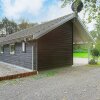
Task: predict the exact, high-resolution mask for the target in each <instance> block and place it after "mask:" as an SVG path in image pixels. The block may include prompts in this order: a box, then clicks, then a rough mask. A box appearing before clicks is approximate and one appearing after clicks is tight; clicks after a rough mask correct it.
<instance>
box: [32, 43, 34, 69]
mask: <svg viewBox="0 0 100 100" xmlns="http://www.w3.org/2000/svg"><path fill="white" fill-rule="evenodd" d="M33 50H34V48H33V45H32V70H34V61H33V60H34V59H33Z"/></svg>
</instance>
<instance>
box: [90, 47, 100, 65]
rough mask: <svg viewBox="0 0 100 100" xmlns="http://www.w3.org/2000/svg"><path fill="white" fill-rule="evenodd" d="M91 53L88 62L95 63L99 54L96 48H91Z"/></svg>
mask: <svg viewBox="0 0 100 100" xmlns="http://www.w3.org/2000/svg"><path fill="white" fill-rule="evenodd" d="M91 55H92V59H91V60H90V62H89V64H97V62H98V58H99V56H100V53H99V51H98V49H96V48H93V49H92V50H91Z"/></svg>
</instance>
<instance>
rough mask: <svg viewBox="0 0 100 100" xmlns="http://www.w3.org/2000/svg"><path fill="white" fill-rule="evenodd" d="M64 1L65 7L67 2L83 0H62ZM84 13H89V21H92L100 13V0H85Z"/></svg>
mask: <svg viewBox="0 0 100 100" xmlns="http://www.w3.org/2000/svg"><path fill="white" fill-rule="evenodd" d="M61 1H62V2H63V5H62V7H65V6H66V5H67V4H71V3H72V2H77V4H78V3H79V1H81V0H61ZM83 3H84V15H86V14H88V15H89V16H88V18H87V20H88V22H89V23H90V22H91V21H93V20H94V19H96V18H97V17H98V16H99V15H100V0H84V1H83Z"/></svg>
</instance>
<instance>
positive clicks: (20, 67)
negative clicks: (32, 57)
mask: <svg viewBox="0 0 100 100" xmlns="http://www.w3.org/2000/svg"><path fill="white" fill-rule="evenodd" d="M0 63H2V64H7V65H10V66H13V67H16V68H19V69H23V70H27V71H32V70H31V69H28V68H24V67H22V66H17V65H13V64H10V63H6V62H3V61H0Z"/></svg>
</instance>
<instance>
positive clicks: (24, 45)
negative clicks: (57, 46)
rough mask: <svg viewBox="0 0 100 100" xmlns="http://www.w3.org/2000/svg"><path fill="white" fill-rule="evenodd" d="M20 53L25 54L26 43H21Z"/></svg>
mask: <svg viewBox="0 0 100 100" xmlns="http://www.w3.org/2000/svg"><path fill="white" fill-rule="evenodd" d="M22 52H26V43H25V42H24V41H23V42H22Z"/></svg>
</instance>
